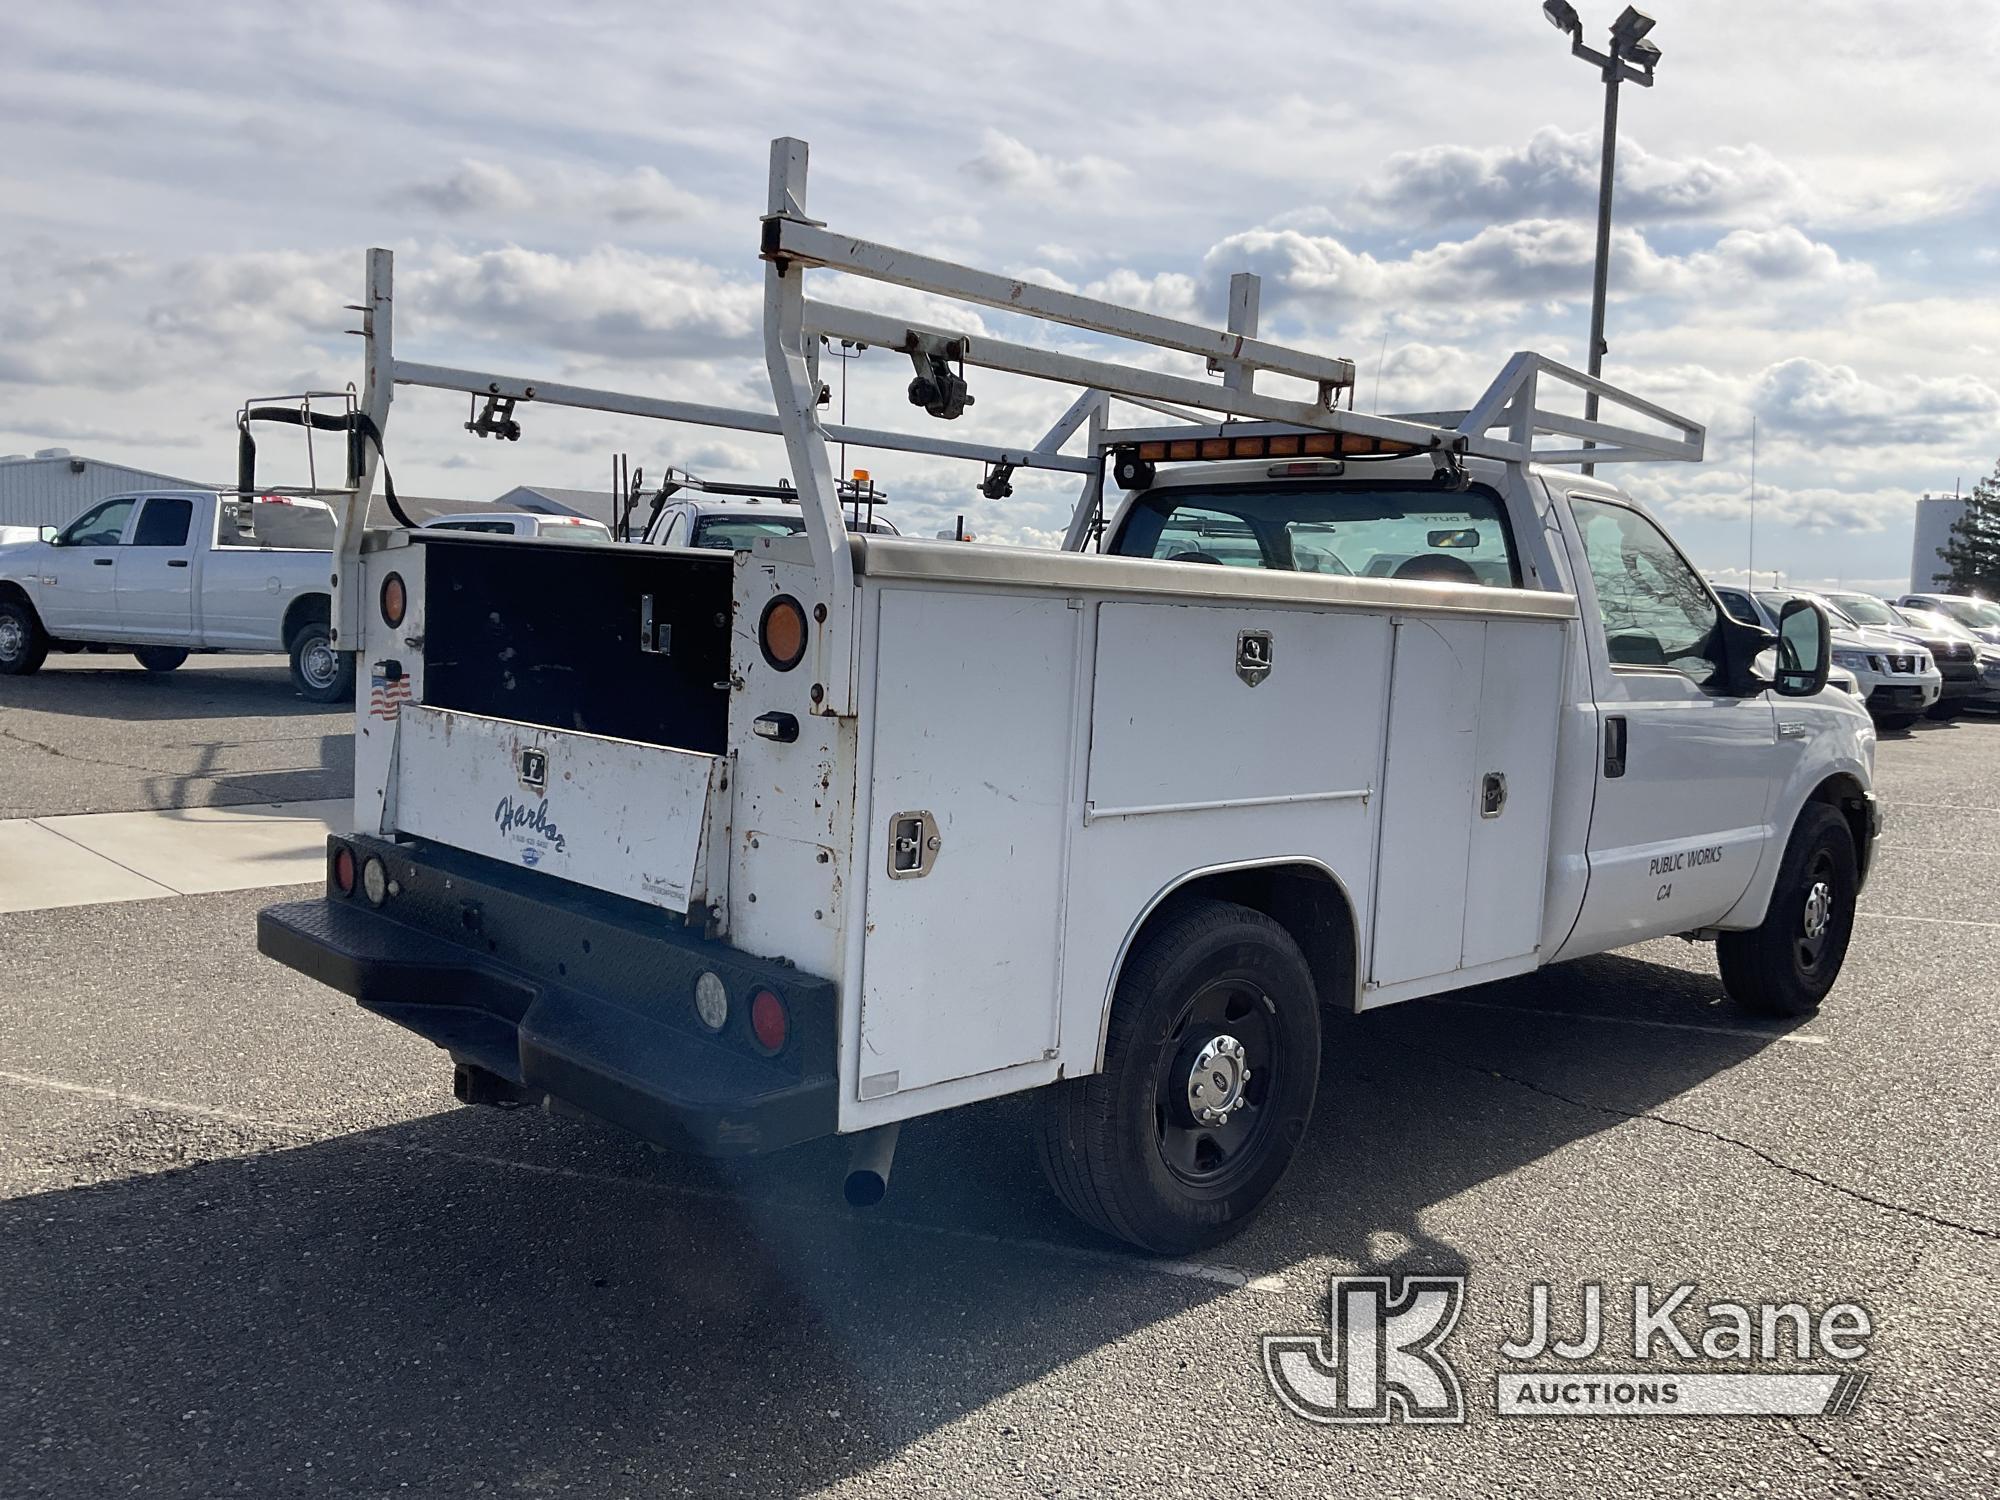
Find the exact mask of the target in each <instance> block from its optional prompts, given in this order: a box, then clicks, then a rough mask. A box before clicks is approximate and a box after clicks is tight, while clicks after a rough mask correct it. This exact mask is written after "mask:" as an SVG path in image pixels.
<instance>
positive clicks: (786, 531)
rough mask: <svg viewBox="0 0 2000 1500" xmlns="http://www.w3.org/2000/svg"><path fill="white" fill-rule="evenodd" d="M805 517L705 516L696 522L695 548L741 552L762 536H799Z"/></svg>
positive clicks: (803, 527)
mask: <svg viewBox="0 0 2000 1500" xmlns="http://www.w3.org/2000/svg"><path fill="white" fill-rule="evenodd" d="M805 529H806V523H805V518H804V517H803V516H704V517H703V518H702V519H701V520H699V521H697V522H695V527H694V545H695V546H697V547H712V548H714V549H715V550H716V551H718V552H741V551H744V550H745V549H746V548H748V547H749V545H750V544H751V543H752V542H754V541H756V540H757V538H758V537H760V536H797V535H798V534H799V533H800V532H801V531H804V530H805Z"/></svg>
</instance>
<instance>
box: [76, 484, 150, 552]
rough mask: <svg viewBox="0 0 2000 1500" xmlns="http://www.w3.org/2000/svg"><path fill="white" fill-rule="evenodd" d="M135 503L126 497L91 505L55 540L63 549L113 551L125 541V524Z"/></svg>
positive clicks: (128, 496)
mask: <svg viewBox="0 0 2000 1500" xmlns="http://www.w3.org/2000/svg"><path fill="white" fill-rule="evenodd" d="M135 503H136V502H135V501H134V500H133V498H132V497H131V496H130V495H125V496H121V497H120V498H119V499H116V500H106V501H105V502H104V503H103V504H102V505H94V506H92V507H91V508H90V509H89V510H87V511H85V512H84V513H83V514H82V515H80V516H78V517H77V518H76V519H75V520H74V521H72V522H70V523H69V525H68V526H67V527H65V528H64V530H63V533H62V535H61V536H59V537H57V538H56V540H57V541H58V542H59V543H61V544H62V545H63V546H65V547H115V546H117V545H118V544H119V543H120V542H122V541H123V540H124V539H125V522H126V521H127V519H129V518H130V516H131V514H132V507H133V505H134V504H135Z"/></svg>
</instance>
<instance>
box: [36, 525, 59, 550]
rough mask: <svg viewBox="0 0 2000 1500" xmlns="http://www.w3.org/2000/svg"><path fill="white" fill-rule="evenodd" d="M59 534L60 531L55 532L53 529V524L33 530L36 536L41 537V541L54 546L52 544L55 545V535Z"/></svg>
mask: <svg viewBox="0 0 2000 1500" xmlns="http://www.w3.org/2000/svg"><path fill="white" fill-rule="evenodd" d="M59 534H60V533H58V532H57V530H56V529H55V527H53V526H43V527H41V528H39V529H38V530H37V531H36V532H35V535H36V536H38V537H40V538H41V539H42V540H43V541H45V542H47V543H48V544H49V545H50V546H54V545H55V540H56V537H57V536H58V535H59Z"/></svg>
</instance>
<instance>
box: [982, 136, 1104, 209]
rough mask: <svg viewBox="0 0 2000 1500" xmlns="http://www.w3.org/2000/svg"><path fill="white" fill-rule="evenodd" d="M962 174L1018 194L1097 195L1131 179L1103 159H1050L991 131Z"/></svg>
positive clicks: (1079, 157) (1077, 157)
mask: <svg viewBox="0 0 2000 1500" xmlns="http://www.w3.org/2000/svg"><path fill="white" fill-rule="evenodd" d="M960 170H961V171H963V172H965V173H966V174H968V175H969V176H971V177H972V178H973V179H974V180H975V181H978V182H983V183H985V184H986V185H987V186H988V187H997V188H1002V189H1004V190H1006V191H1008V192H1014V193H1086V192H1094V191H1098V190H1101V189H1104V188H1108V187H1111V186H1113V185H1115V184H1116V183H1117V182H1118V181H1119V180H1120V179H1121V178H1124V177H1125V176H1127V175H1128V174H1127V172H1126V170H1125V168H1124V167H1121V166H1120V165H1119V164H1118V163H1117V162H1114V161H1110V160H1107V159H1106V158H1104V157H1102V156H1087V155H1086V156H1073V157H1059V156H1050V155H1047V154H1045V153H1043V152H1040V151H1037V150H1035V149H1034V148H1033V147H1032V146H1029V145H1027V144H1026V143H1025V142H1023V141H1020V140H1018V139H1016V138H1015V137H1013V136H1011V135H1008V134H1007V133H1006V132H1005V131H1002V130H995V129H992V128H991V127H988V128H987V129H986V130H985V131H983V132H981V134H980V151H979V154H978V155H977V156H975V157H973V158H972V159H971V160H970V161H967V162H963V163H961V164H960Z"/></svg>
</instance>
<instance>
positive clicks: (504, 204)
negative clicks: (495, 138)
mask: <svg viewBox="0 0 2000 1500" xmlns="http://www.w3.org/2000/svg"><path fill="white" fill-rule="evenodd" d="M402 196H404V197H406V198H409V199H411V200H413V201H414V202H417V203H420V204H422V205H423V206H424V207H426V208H428V209H430V210H431V212H433V213H438V214H444V215H446V216H447V217H451V218H462V217H465V216H467V215H473V214H503V213H519V212H521V211H522V210H524V209H529V208H532V207H534V205H535V194H534V191H533V190H532V189H531V188H530V187H529V186H528V185H527V183H525V182H523V181H522V180H521V179H520V178H519V177H518V176H517V175H516V174H515V173H514V172H512V171H510V170H509V169H508V168H506V167H503V166H501V165H500V164H499V163H497V162H490V161H472V160H466V161H462V162H460V163H459V164H458V166H457V167H456V168H454V169H453V170H452V171H451V172H449V173H447V174H446V175H444V176H443V177H436V178H432V179H430V180H429V181H426V182H412V183H410V184H408V185H407V186H405V187H404V188H403V190H402Z"/></svg>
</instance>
